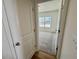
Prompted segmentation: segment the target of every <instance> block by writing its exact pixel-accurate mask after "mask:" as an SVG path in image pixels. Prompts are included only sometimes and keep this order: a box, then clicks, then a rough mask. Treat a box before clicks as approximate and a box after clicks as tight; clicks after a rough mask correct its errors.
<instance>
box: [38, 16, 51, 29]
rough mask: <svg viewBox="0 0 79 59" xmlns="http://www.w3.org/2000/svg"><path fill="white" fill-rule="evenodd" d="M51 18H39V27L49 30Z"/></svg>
mask: <svg viewBox="0 0 79 59" xmlns="http://www.w3.org/2000/svg"><path fill="white" fill-rule="evenodd" d="M51 19H52V17H51V16H41V17H39V27H43V28H50V27H51Z"/></svg>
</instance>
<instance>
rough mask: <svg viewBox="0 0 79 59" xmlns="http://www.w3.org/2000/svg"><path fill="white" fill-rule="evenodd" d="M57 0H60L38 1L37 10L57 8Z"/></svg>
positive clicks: (43, 10)
mask: <svg viewBox="0 0 79 59" xmlns="http://www.w3.org/2000/svg"><path fill="white" fill-rule="evenodd" d="M59 1H60V0H55V1H48V2H44V3H40V4H38V10H39V12H45V11H52V10H58V9H59Z"/></svg>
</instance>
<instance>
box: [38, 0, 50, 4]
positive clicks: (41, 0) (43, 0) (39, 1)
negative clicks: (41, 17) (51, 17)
mask: <svg viewBox="0 0 79 59" xmlns="http://www.w3.org/2000/svg"><path fill="white" fill-rule="evenodd" d="M46 1H51V0H37V2H38V3H42V2H46Z"/></svg>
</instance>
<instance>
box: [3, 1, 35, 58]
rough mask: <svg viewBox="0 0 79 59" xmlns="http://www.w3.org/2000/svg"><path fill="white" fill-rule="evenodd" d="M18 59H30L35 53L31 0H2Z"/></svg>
mask: <svg viewBox="0 0 79 59" xmlns="http://www.w3.org/2000/svg"><path fill="white" fill-rule="evenodd" d="M3 2H4V6H5V10H6V14H7V17H8V22H9V25H10V30H11V33H12V38H13V42H14V43H13V44H14V47H15V49H16V53H17V58H18V59H31V57H32V55H33V54H34V52H35V50H36V49H35V32H34V27H35V26H34V20H35V19H34V17H33V15H34V12H33V11H34V10H33V3H32V0H3Z"/></svg>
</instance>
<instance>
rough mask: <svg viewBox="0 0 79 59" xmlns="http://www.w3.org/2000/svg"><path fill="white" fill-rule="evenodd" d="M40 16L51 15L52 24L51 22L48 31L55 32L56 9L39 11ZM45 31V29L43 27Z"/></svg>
mask: <svg viewBox="0 0 79 59" xmlns="http://www.w3.org/2000/svg"><path fill="white" fill-rule="evenodd" d="M40 16H51V17H52V22H51V23H52V24H51V29H50V32H56V26H57V21H58V10H55V11H48V12H40V13H39V17H40ZM44 31H45V29H44Z"/></svg>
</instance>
